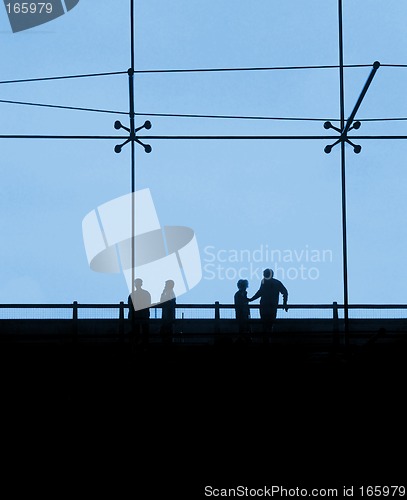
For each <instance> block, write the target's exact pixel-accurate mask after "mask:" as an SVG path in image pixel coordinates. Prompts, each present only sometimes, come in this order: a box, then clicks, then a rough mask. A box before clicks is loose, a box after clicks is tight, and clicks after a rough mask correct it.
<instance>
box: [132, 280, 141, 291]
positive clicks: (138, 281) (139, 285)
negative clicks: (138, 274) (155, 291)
mask: <svg viewBox="0 0 407 500" xmlns="http://www.w3.org/2000/svg"><path fill="white" fill-rule="evenodd" d="M134 286H135V288H136V290H140V288H141V287H142V286H143V280H142V279H141V278H137V279H135V280H134Z"/></svg>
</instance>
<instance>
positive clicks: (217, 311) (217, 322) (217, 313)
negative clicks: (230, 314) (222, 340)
mask: <svg viewBox="0 0 407 500" xmlns="http://www.w3.org/2000/svg"><path fill="white" fill-rule="evenodd" d="M218 333H220V307H219V301H218V300H217V301H216V302H215V334H218Z"/></svg>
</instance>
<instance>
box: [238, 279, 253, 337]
mask: <svg viewBox="0 0 407 500" xmlns="http://www.w3.org/2000/svg"><path fill="white" fill-rule="evenodd" d="M248 287H249V282H248V281H247V280H239V281H238V282H237V288H238V290H237V292H236V293H235V295H234V303H235V315H236V320H237V322H238V326H239V340H249V334H250V324H249V320H250V308H249V299H248V298H247V288H248Z"/></svg>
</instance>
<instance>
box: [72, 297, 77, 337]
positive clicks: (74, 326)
mask: <svg viewBox="0 0 407 500" xmlns="http://www.w3.org/2000/svg"><path fill="white" fill-rule="evenodd" d="M77 339H78V302H77V301H76V300H74V301H73V304H72V340H73V341H75V342H76V341H77Z"/></svg>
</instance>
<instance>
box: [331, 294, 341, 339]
mask: <svg viewBox="0 0 407 500" xmlns="http://www.w3.org/2000/svg"><path fill="white" fill-rule="evenodd" d="M332 333H333V336H332V339H333V344H334V346H335V347H338V346H339V314H338V302H336V301H335V302H334V303H333V304H332Z"/></svg>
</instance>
